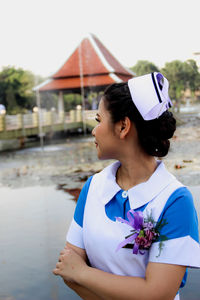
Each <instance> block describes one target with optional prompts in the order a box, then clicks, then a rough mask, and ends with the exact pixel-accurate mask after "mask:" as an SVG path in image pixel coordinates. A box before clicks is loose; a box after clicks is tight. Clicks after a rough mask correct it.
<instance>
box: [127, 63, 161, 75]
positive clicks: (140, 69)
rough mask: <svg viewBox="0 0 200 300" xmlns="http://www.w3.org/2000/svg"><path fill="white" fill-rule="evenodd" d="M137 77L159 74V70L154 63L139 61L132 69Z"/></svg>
mask: <svg viewBox="0 0 200 300" xmlns="http://www.w3.org/2000/svg"><path fill="white" fill-rule="evenodd" d="M130 69H131V70H132V71H133V72H135V73H136V75H137V76H141V75H145V74H148V73H152V72H159V69H158V67H157V66H156V65H154V64H153V63H152V62H149V61H147V60H138V62H137V63H136V65H135V66H133V67H131V68H130Z"/></svg>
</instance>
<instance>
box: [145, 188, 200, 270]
mask: <svg viewBox="0 0 200 300" xmlns="http://www.w3.org/2000/svg"><path fill="white" fill-rule="evenodd" d="M158 222H161V223H162V224H164V223H165V225H164V226H163V227H162V228H161V229H160V240H158V241H157V242H155V243H153V244H152V246H151V248H150V251H149V261H151V262H159V263H168V264H176V265H183V266H188V267H197V268H200V245H199V232H198V219H197V213H196V210H195V207H194V203H193V198H192V195H191V193H190V191H189V190H188V189H187V188H186V187H181V188H179V189H177V190H176V191H175V192H174V193H173V194H172V195H171V196H170V197H169V199H168V201H167V203H166V205H165V207H164V209H163V212H162V213H161V215H160V218H159V220H158ZM162 237H165V238H166V240H164V241H163V242H162V245H163V247H162V248H161V251H160V248H159V246H160V245H161V244H160V242H161V241H162Z"/></svg>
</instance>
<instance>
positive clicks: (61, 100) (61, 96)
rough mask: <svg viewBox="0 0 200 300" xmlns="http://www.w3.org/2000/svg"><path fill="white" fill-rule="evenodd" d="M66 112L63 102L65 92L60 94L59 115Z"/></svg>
mask: <svg viewBox="0 0 200 300" xmlns="http://www.w3.org/2000/svg"><path fill="white" fill-rule="evenodd" d="M63 111H64V102H63V92H61V91H60V92H59V94H58V113H60V112H63Z"/></svg>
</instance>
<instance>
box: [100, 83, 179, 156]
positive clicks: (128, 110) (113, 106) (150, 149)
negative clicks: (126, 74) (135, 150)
mask: <svg viewBox="0 0 200 300" xmlns="http://www.w3.org/2000/svg"><path fill="white" fill-rule="evenodd" d="M103 100H104V102H105V107H106V109H107V110H108V111H109V113H110V115H111V119H112V122H113V123H117V122H118V121H120V120H124V119H125V117H128V118H129V119H130V120H131V121H132V122H134V124H135V127H136V129H137V132H138V139H139V142H140V145H141V146H142V148H143V149H144V151H145V152H146V153H147V154H149V155H152V156H157V157H163V156H165V155H167V153H168V151H169V147H170V141H169V139H170V138H171V137H172V136H173V134H174V132H175V130H176V120H175V118H174V117H173V114H172V113H171V112H169V111H165V112H164V113H163V114H162V115H161V116H160V117H159V118H157V119H154V120H150V121H145V120H144V119H143V118H142V116H141V115H140V113H139V111H138V109H137V108H136V106H135V104H134V103H133V100H132V98H131V94H130V91H129V88H128V84H127V82H122V83H114V84H112V85H110V86H108V87H107V88H106V90H105V91H104V95H103Z"/></svg>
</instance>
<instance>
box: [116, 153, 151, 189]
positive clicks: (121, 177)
mask: <svg viewBox="0 0 200 300" xmlns="http://www.w3.org/2000/svg"><path fill="white" fill-rule="evenodd" d="M120 162H121V165H120V167H119V169H118V170H117V174H116V182H117V184H118V185H119V186H120V187H121V188H122V189H123V190H128V189H130V188H131V187H133V186H135V185H138V184H140V183H142V182H145V181H147V180H148V179H149V178H150V177H151V175H152V174H153V173H154V171H155V170H156V168H157V162H156V160H155V158H154V157H151V156H149V155H140V157H137V159H135V158H132V157H130V158H128V157H126V158H125V159H123V158H122V159H120Z"/></svg>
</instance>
